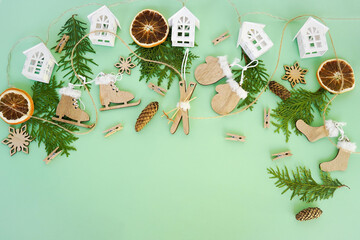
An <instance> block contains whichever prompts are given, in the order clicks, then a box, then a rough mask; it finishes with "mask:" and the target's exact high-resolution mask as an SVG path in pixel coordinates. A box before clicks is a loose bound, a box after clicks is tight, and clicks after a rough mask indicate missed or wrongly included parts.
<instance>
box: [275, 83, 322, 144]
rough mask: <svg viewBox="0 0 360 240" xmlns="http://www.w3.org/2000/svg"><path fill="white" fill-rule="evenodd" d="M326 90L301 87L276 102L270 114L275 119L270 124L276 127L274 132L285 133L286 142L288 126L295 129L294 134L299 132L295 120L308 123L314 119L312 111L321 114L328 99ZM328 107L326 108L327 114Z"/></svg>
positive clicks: (289, 132)
mask: <svg viewBox="0 0 360 240" xmlns="http://www.w3.org/2000/svg"><path fill="white" fill-rule="evenodd" d="M326 93H327V91H326V90H324V89H322V88H320V89H319V90H318V91H316V92H310V91H308V90H305V89H303V88H300V89H297V90H296V89H295V90H292V91H291V97H290V98H288V99H287V100H285V101H281V102H279V103H278V106H277V108H275V109H274V110H273V111H272V114H271V116H272V117H273V118H274V119H275V120H276V122H274V121H272V124H273V125H274V126H275V127H276V129H275V132H276V133H280V131H282V132H283V133H284V134H285V137H286V142H288V141H289V138H290V134H291V131H290V129H289V126H290V127H291V128H292V129H293V130H294V131H295V133H296V135H299V134H301V132H300V131H299V130H297V128H296V125H295V124H296V121H297V120H299V119H302V120H304V122H306V123H307V124H310V123H311V122H312V121H313V120H314V112H315V110H317V111H318V112H319V114H320V115H321V113H322V111H323V109H324V108H325V105H326V104H327V102H328V101H329V98H328V96H327V95H326ZM328 111H329V108H328V109H327V111H326V113H325V114H327V113H328Z"/></svg>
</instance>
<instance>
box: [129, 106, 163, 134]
mask: <svg viewBox="0 0 360 240" xmlns="http://www.w3.org/2000/svg"><path fill="white" fill-rule="evenodd" d="M158 110H159V103H158V102H151V103H149V104H148V105H147V106H146V107H145V108H144V110H142V111H141V113H140V115H139V117H138V119H137V120H136V123H135V131H136V132H139V131H141V129H143V128H144V127H145V126H146V124H148V123H149V122H150V120H151V119H152V118H153V117H154V116H155V114H156V113H157V111H158Z"/></svg>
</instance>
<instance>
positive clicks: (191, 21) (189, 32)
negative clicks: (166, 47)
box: [168, 6, 200, 47]
mask: <svg viewBox="0 0 360 240" xmlns="http://www.w3.org/2000/svg"><path fill="white" fill-rule="evenodd" d="M168 22H169V26H170V27H171V28H172V29H171V42H172V46H173V47H194V45H195V28H196V27H197V28H198V29H199V28H200V21H199V19H197V17H196V16H195V15H194V14H193V13H191V12H190V10H189V9H187V8H186V7H185V6H184V7H183V8H181V9H180V10H179V11H177V12H176V13H175V14H174V15H173V16H171V17H170V18H169V19H168Z"/></svg>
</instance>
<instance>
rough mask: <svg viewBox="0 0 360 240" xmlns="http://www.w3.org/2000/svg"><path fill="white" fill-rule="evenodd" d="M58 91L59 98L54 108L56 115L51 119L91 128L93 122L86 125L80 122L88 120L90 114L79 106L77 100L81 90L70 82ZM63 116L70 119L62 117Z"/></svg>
mask: <svg viewBox="0 0 360 240" xmlns="http://www.w3.org/2000/svg"><path fill="white" fill-rule="evenodd" d="M59 92H60V94H61V98H60V102H59V104H58V105H57V108H56V116H58V117H53V118H52V119H53V120H55V121H59V122H63V123H68V124H72V125H75V126H79V127H84V128H92V127H93V126H94V124H91V125H87V124H83V123H82V122H87V121H89V120H90V116H89V115H88V114H87V113H86V112H85V111H83V110H81V109H80V108H79V104H78V100H79V99H80V97H81V92H80V91H79V90H75V89H74V86H73V85H72V84H69V86H68V87H63V88H61V89H60V91H59ZM64 117H67V118H69V119H71V120H67V119H64Z"/></svg>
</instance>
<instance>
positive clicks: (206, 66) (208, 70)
mask: <svg viewBox="0 0 360 240" xmlns="http://www.w3.org/2000/svg"><path fill="white" fill-rule="evenodd" d="M205 62H206V63H203V64H200V65H199V66H198V67H197V68H196V69H195V79H196V81H197V82H198V83H200V84H201V85H210V84H213V83H216V82H217V81H219V80H220V79H222V78H224V77H225V73H224V72H223V70H222V68H221V66H220V63H219V59H218V58H216V57H212V56H208V57H206V59H205Z"/></svg>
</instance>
